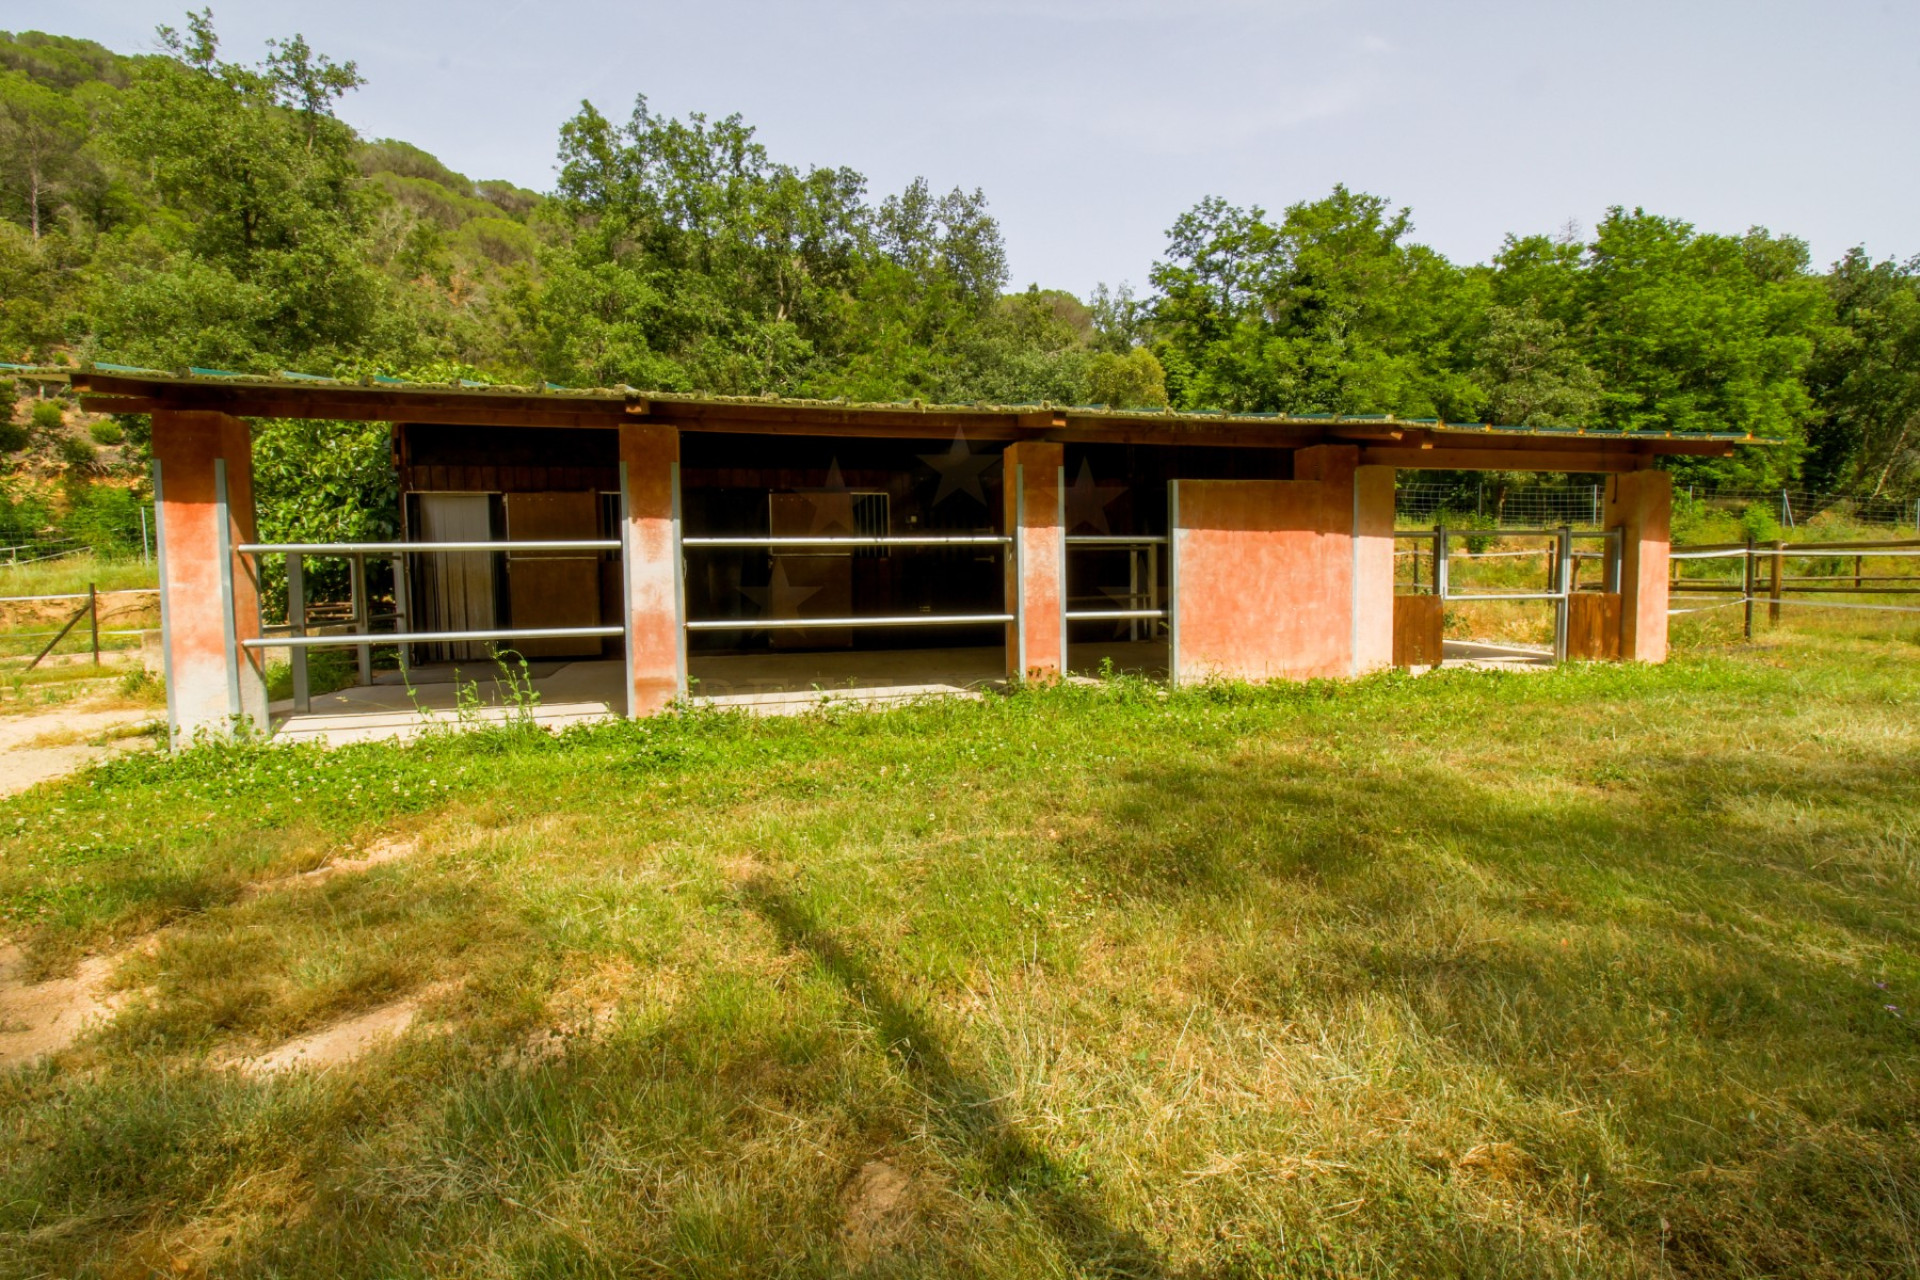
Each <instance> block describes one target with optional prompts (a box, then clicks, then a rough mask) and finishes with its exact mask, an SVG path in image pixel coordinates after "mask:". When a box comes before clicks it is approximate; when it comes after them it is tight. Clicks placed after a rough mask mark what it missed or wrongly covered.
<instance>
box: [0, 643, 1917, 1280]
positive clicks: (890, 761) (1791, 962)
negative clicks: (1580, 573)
mask: <svg viewBox="0 0 1920 1280" xmlns="http://www.w3.org/2000/svg"><path fill="white" fill-rule="evenodd" d="M1682 623H1683V624H1685V625H1683V626H1682V627H1681V628H1680V629H1679V635H1680V638H1681V639H1682V640H1683V641H1686V642H1688V644H1689V645H1690V647H1688V648H1686V649H1685V650H1684V651H1683V653H1682V655H1681V656H1680V657H1679V658H1677V659H1676V661H1674V662H1673V663H1671V664H1669V665H1668V666H1666V667H1663V668H1657V669H1647V668H1634V667H1605V666H1594V667H1572V668H1566V669H1563V670H1559V671H1556V672H1552V673H1547V674H1542V675H1526V676H1515V675H1504V674H1496V673H1475V672H1443V673H1439V674H1436V675H1430V676H1425V677H1421V678H1419V679H1406V678H1400V677H1392V676H1383V677H1379V678H1374V679H1369V680H1365V681H1361V682H1357V683H1352V684H1318V685H1312V686H1307V687H1287V688H1273V689H1266V690H1250V689H1245V688H1235V687H1217V688H1206V689H1199V690H1193V691H1184V692H1181V693H1179V694H1177V695H1173V696H1170V697H1169V696H1162V695H1161V694H1160V693H1159V692H1158V691H1155V690H1153V689H1150V688H1148V687H1146V686H1144V685H1139V684H1134V683H1130V682H1125V681H1122V682H1115V683H1112V684H1109V685H1106V686H1103V687H1101V688H1098V689H1091V690H1088V689H1063V690H1054V691H1046V692H1037V693H1024V694H1020V695H1017V696H1012V697H1007V698H993V699H989V700H987V701H985V702H983V703H961V702H953V703H945V704H938V705H930V706H925V707H919V708H910V709H904V710H899V711H894V712H888V713H884V714H860V713H847V714H840V715H823V716H820V717H814V718H808V719H801V720H769V721H748V720H743V719H736V718H730V717H724V716H713V715H699V716H691V717H687V718H683V719H665V720H655V721H650V722H645V723H640V724H616V725H608V726H603V727H598V728H594V729H590V730H579V731H574V732H572V733H569V734H567V735H566V736H565V737H563V738H561V739H558V740H554V739H550V738H547V737H544V736H543V735H540V734H538V733H534V732H513V731H503V732H496V733H481V734H474V735H470V736H465V737H459V738H439V739H433V740H429V741H426V742H423V743H420V744H418V745H415V746H411V747H407V748H392V747H356V748H349V749H343V750H340V751H336V752H332V753H324V752H320V751H317V750H314V749H311V748H259V747H248V746H233V747H218V746H208V747H202V748H200V749H197V750H194V751H190V752H186V753H183V754H181V755H178V756H176V757H173V758H164V757H159V756H144V757H133V758H128V759H125V760H121V761H117V762H115V763H112V764H110V765H106V766H103V767H101V768H98V769H96V770H94V771H93V772H92V773H90V774H88V775H86V776H84V777H83V778H80V779H78V780H76V781H73V782H71V783H68V784H65V785H62V786H55V787H46V788H41V789H38V790H36V791H34V792H31V793H28V794H26V795H24V796H20V797H16V798H14V799H12V800H9V801H4V802H0V831H4V832H7V833H8V835H7V836H6V837H5V841H6V843H5V846H4V855H3V856H0V932H4V933H6V934H8V935H10V936H12V937H14V938H15V939H17V940H19V941H20V942H22V943H23V944H24V946H25V948H26V951H27V955H28V958H29V962H30V963H31V964H32V965H33V966H35V967H36V968H37V970H38V971H40V972H44V973H63V972H67V971H69V970H71V968H72V966H73V965H74V964H75V962H76V961H77V959H78V958H79V956H80V955H81V954H82V953H83V952H84V951H86V950H87V949H89V948H94V949H108V948H115V949H118V948H129V947H132V944H134V943H136V942H137V941H138V940H140V939H143V938H145V939H148V941H147V943H146V945H144V946H140V947H132V949H131V950H130V951H129V952H128V954H129V956H130V958H129V959H128V961H127V962H126V964H125V966H124V968H123V970H122V979H121V980H122V982H123V984H124V986H125V987H126V989H127V1004H126V1006H125V1007H124V1009H123V1010H122V1012H121V1013H120V1015H119V1016H118V1018H117V1019H116V1020H115V1021H114V1022H113V1023H112V1024H111V1026H109V1027H108V1028H106V1029H105V1030H104V1031H102V1032H100V1033H99V1034H97V1035H96V1036H94V1037H93V1038H91V1039H89V1040H87V1041H83V1042H82V1043H81V1044H80V1045H78V1046H76V1047H75V1048H74V1049H73V1050H71V1051H69V1052H68V1053H66V1054H64V1055H62V1056H61V1057H60V1058H59V1059H57V1060H55V1061H53V1062H50V1063H46V1064H43V1065H40V1066H36V1067H30V1068H23V1069H19V1070H16V1071H13V1072H11V1073H9V1074H5V1075H0V1272H4V1273H6V1274H13V1275H39V1274H59V1275H120V1274H128V1275H132V1274H149V1273H153V1272H157V1273H162V1274H174V1273H178V1272H179V1271H185V1272H189V1273H193V1272H204V1273H208V1274H219V1275H223V1276H329V1277H332V1276H412V1275H429V1274H433V1275H473V1276H504V1275H542V1276H546V1275H553V1276H562V1275H565V1276H589V1275H607V1276H614V1275H623V1276H624V1275H653V1274H658V1275H701V1276H705V1275H712V1276H721V1275H738V1276H760V1275H766V1274H774V1273H777V1274H781V1275H789V1276H810V1275H834V1274H845V1273H847V1272H848V1271H858V1270H861V1269H865V1270H866V1271H868V1272H870V1273H872V1274H886V1275H928V1276H934V1275H939V1276H945V1275H956V1274H958V1275H982V1276H1027V1275H1045V1276H1063V1275H1097V1274H1135V1275H1171V1276H1255V1275H1272V1276H1281V1275H1285V1276H1295V1275H1308V1276H1355V1275H1370V1276H1373V1275H1377V1276H1397V1275H1408V1276H1411V1275H1421V1276H1428V1275H1459V1276H1482V1275H1512V1276H1528V1277H1532V1276H1557V1275H1566V1276H1576V1275H1577V1276H1662V1275H1703V1276H1705V1275H1713V1276H1720V1275H1738V1276H1763V1275H1764V1276H1781V1275H1807V1276H1882V1275H1890V1274H1902V1273H1905V1274H1912V1273H1913V1272H1914V1271H1915V1270H1916V1269H1917V1268H1920V1033H1917V1032H1916V1026H1915V1015H1916V1009H1915V1006H1916V1005H1917V1004H1920V769H1917V768H1916V767H1915V761H1916V760H1920V679H1916V676H1917V675H1920V630H1916V629H1915V628H1913V627H1912V626H1911V625H1906V626H1902V627H1881V628H1879V629H1878V630H1877V634H1875V633H1874V632H1873V631H1868V630H1864V629H1860V628H1857V627H1854V628H1852V629H1849V628H1848V627H1843V626H1840V625H1838V624H1819V625H1816V624H1812V623H1810V624H1808V626H1807V627H1806V628H1802V629H1796V630H1793V631H1782V632H1778V633H1773V634H1771V635H1769V636H1767V637H1766V638H1764V640H1763V641H1762V642H1761V643H1759V644H1757V645H1755V646H1752V647H1738V646H1733V645H1729V644H1724V643H1722V642H1721V640H1722V637H1723V634H1724V633H1723V632H1719V631H1715V630H1714V627H1716V626H1718V625H1719V624H1718V623H1716V622H1714V621H1712V620H1711V619H1709V620H1706V621H1702V622H1698V623H1694V622H1693V621H1692V620H1688V619H1683V620H1682ZM396 837H402V838H407V839H411V840H414V841H416V842H417V852H416V853H415V855H414V856H412V857H411V858H408V859H404V860H400V861H394V862H389V863H385V864H383V865H380V866H377V867H374V868H372V869H370V870H368V871H365V872H363V873H359V874H354V875H341V876H336V877H334V878H333V879H330V880H328V881H326V882H324V883H323V884H316V885H311V886H307V887H300V888H279V889H273V890H270V891H267V892H249V891H248V890H249V886H258V885H259V884H261V883H263V882H266V881H269V880H272V879H273V878H275V877H282V876H285V875H288V874H289V873H292V872H296V871H300V870H304V869H308V868H312V867H315V866H318V865H320V864H321V863H323V862H325V861H326V860H328V859H330V858H332V857H335V856H341V855H351V854H352V853H353V852H354V851H356V850H362V849H365V848H368V847H369V846H370V845H372V844H373V843H374V842H375V841H377V840H381V839H387V838H396ZM155 930H160V932H158V933H155V932H154V931H155ZM422 993H424V998H425V999H426V1002H427V1003H426V1005H425V1015H426V1016H427V1018H428V1021H427V1022H425V1023H423V1024H422V1026H421V1028H420V1029H418V1030H416V1031H415V1032H414V1033H413V1034H411V1035H410V1036H408V1037H407V1038H406V1039H404V1040H403V1041H402V1042H401V1043H399V1044H398V1045H397V1046H396V1047H394V1048H392V1049H390V1050H388V1051H384V1052H381V1053H378V1054H376V1055H374V1056H372V1057H369V1058H366V1059H364V1060H362V1061H359V1062H357V1063H353V1064H351V1065H345V1066H341V1067H337V1068H335V1069H333V1070H331V1071H329V1072H326V1073H322V1074H313V1075H294V1076H289V1077H283V1078H277V1079H257V1078H250V1077H247V1076H244V1075H241V1074H239V1073H236V1072H234V1071H230V1070H223V1069H221V1068H220V1067H219V1066H218V1065H217V1063H218V1062H220V1061H222V1060H225V1059H230V1058H232V1057H235V1056H239V1055H241V1054H244V1053H248V1052H253V1051H257V1050H259V1049H261V1048H264V1047H267V1046H271V1045H274V1044H277V1043H279V1042H281V1041H283V1040H285V1039H286V1038H288V1037H290V1036H295V1035H299V1034H302V1033H304V1032H307V1031H311V1030H313V1029H315V1028H318V1027H322V1026H326V1025H328V1024H329V1023H331V1022H333V1021H335V1020H337V1019H340V1018H342V1017H344V1016H347V1015H350V1014H353V1013H356V1012H358V1011H362V1010H365V1009H368V1008H371V1007H374V1006H377V1005H380V1004H382V1003H383V1002H387V1001H391V1000H393V999H395V998H396V997H399V996H403V995H408V994H422ZM436 1027H437V1028H441V1029H442V1030H441V1032H440V1033H438V1034H436V1033H435V1030H434V1029H435V1028H436ZM556 1028H558V1029H559V1030H560V1032H561V1034H560V1035H559V1036H558V1038H557V1039H555V1038H552V1037H550V1036H549V1035H548V1033H549V1032H551V1031H553V1030H554V1029H556ZM556 1046H557V1047H556ZM871 1161H884V1162H886V1163H887V1164H888V1165H890V1166H891V1167H892V1168H893V1169H894V1170H895V1171H897V1173H898V1176H899V1178H900V1179H902V1180H903V1182H902V1183H901V1185H903V1186H904V1187H905V1188H906V1190H905V1191H904V1192H903V1193H902V1194H901V1195H900V1197H899V1198H898V1202H897V1203H895V1204H893V1206H892V1208H891V1209H888V1208H886V1206H884V1205H881V1206H876V1205H874V1204H870V1203H868V1202H867V1201H866V1200H865V1199H863V1198H862V1197H863V1195H864V1193H863V1192H861V1191H860V1190H859V1188H860V1187H862V1186H864V1185H866V1184H865V1182H864V1181H863V1180H862V1178H861V1176H860V1174H859V1171H860V1170H861V1169H862V1168H863V1166H865V1165H867V1164H868V1162H871ZM176 1264H178V1265H177V1266H176Z"/></svg>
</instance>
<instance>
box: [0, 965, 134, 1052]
mask: <svg viewBox="0 0 1920 1280" xmlns="http://www.w3.org/2000/svg"><path fill="white" fill-rule="evenodd" d="M124 954H125V953H124V952H122V953H120V954H116V955H106V956H88V957H86V958H85V959H84V960H82V961H81V962H80V964H79V967H78V968H77V969H76V970H75V971H74V974H73V976H72V977H70V978H50V979H48V980H47V981H45V982H35V983H28V982H25V981H23V980H22V979H21V976H20V975H21V973H22V971H23V969H24V968H25V958H24V957H23V956H22V955H21V953H20V949H19V948H18V947H15V946H0V1066H7V1067H11V1066H18V1065H20V1064H22V1063H27V1062H33V1061H36V1060H38V1059H40V1058H44V1057H46V1056H47V1055H48V1054H50V1053H58V1052H60V1051H61V1050H62V1049H65V1048H66V1047H67V1046H69V1045H71V1044H72V1043H73V1042H74V1041H75V1040H78V1039H79V1038H80V1036H81V1034H82V1033H83V1032H85V1031H88V1030H90V1029H91V1028H92V1027H94V1026H97V1025H98V1024H100V1023H102V1022H105V1021H107V1020H108V1019H110V1018H112V1017H113V1015H114V1012H115V1011H116V1010H117V1009H118V1008H119V1007H120V1005H121V1003H123V1001H124V1000H125V993H123V992H110V991H108V989H107V987H108V984H109V983H111V982H112V980H113V974H114V970H115V969H117V968H118V967H119V964H120V959H121V956H122V955H124Z"/></svg>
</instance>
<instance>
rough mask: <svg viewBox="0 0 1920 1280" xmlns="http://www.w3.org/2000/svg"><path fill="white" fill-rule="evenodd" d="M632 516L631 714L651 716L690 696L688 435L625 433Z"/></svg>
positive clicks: (624, 500) (625, 551)
mask: <svg viewBox="0 0 1920 1280" xmlns="http://www.w3.org/2000/svg"><path fill="white" fill-rule="evenodd" d="M620 495H621V505H622V508H623V509H624V511H625V528H624V530H623V531H622V534H621V542H622V544H623V545H622V547H621V553H620V560H621V567H622V570H623V573H624V581H625V583H626V612H625V618H626V628H627V635H626V642H627V714H628V715H629V716H650V715H653V714H654V713H655V712H657V711H663V710H665V709H666V708H667V707H669V706H671V705H672V704H673V702H674V700H675V699H678V698H681V697H684V696H685V694H686V692H687V632H686V627H685V625H684V624H685V623H686V616H687V611H686V594H685V592H684V590H683V588H682V583H681V572H680V432H679V431H678V429H676V428H674V427H667V426H660V425H658V424H654V423H623V424H622V425H621V427H620Z"/></svg>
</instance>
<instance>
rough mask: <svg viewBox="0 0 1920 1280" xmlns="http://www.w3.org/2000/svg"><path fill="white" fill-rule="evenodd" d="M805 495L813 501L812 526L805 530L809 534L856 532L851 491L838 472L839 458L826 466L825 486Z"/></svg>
mask: <svg viewBox="0 0 1920 1280" xmlns="http://www.w3.org/2000/svg"><path fill="white" fill-rule="evenodd" d="M807 497H808V499H809V500H810V501H811V502H812V503H813V527H812V528H811V529H809V530H807V533H808V535H809V536H811V535H814V534H821V533H844V534H853V533H857V532H858V530H857V529H856V528H855V527H854V523H853V491H852V490H851V489H849V488H847V482H846V480H845V478H844V477H842V476H841V474H840V459H838V458H835V459H834V460H833V461H832V463H831V464H829V465H828V467H827V485H826V488H824V489H816V490H814V491H813V492H811V493H809V494H808V495H807Z"/></svg>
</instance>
